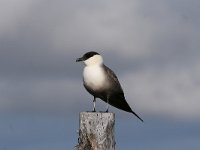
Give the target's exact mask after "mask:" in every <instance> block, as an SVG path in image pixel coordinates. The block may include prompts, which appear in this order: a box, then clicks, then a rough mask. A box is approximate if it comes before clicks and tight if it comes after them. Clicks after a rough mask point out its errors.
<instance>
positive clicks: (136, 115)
mask: <svg viewBox="0 0 200 150" xmlns="http://www.w3.org/2000/svg"><path fill="white" fill-rule="evenodd" d="M131 113H133V114H134V115H135V116H136V117H137V118H138V119H140V121H142V122H144V121H143V120H142V118H140V117H139V116H138V115H137V114H136V113H135V112H134V111H131Z"/></svg>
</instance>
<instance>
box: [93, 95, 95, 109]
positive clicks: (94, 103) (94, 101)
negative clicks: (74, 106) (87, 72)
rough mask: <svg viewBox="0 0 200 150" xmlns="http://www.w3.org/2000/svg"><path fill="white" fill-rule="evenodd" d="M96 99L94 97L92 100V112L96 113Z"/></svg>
mask: <svg viewBox="0 0 200 150" xmlns="http://www.w3.org/2000/svg"><path fill="white" fill-rule="evenodd" d="M95 107H96V97H95V96H94V100H93V112H96V109H95Z"/></svg>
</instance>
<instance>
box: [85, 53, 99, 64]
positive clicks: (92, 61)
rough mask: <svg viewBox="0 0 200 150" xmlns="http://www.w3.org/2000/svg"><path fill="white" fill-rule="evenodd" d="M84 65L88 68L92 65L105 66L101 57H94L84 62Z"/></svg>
mask: <svg viewBox="0 0 200 150" xmlns="http://www.w3.org/2000/svg"><path fill="white" fill-rule="evenodd" d="M84 64H85V65H86V66H92V65H99V66H100V65H102V64H103V58H102V56H101V55H94V56H92V57H90V58H88V59H87V60H85V61H84Z"/></svg>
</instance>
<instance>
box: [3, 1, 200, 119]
mask: <svg viewBox="0 0 200 150" xmlns="http://www.w3.org/2000/svg"><path fill="white" fill-rule="evenodd" d="M199 8H200V2H199V1H198V0H160V1H157V0H151V1H149V0H142V1H141V0H125V1H121V0H101V1H94V0H85V1H83V0H73V1H72V0H67V1H66V0H57V1H53V0H50V1H49V0H0V18H1V19H0V112H4V113H15V112H19V113H25V112H52V113H56V112H72V111H73V112H79V111H85V110H88V109H92V101H91V100H92V96H90V95H89V94H88V93H87V92H86V91H85V89H84V87H83V86H82V69H83V65H82V64H78V63H76V62H75V60H76V58H77V57H80V56H82V55H83V54H84V53H85V52H87V51H91V50H93V51H97V52H99V53H100V54H102V56H103V57H104V62H105V64H106V65H107V66H109V67H110V68H112V69H113V70H114V71H115V73H116V74H117V75H118V78H119V80H120V82H121V85H122V87H123V89H124V92H125V96H126V99H127V101H128V103H129V104H130V105H131V107H132V108H133V109H134V110H136V112H139V114H142V115H144V116H145V115H146V116H147V115H161V116H167V117H175V118H180V119H182V118H183V119H190V118H196V117H200V99H199V98H200V50H199V49H200V42H199V39H200V17H199V14H200V9H199ZM103 109H104V108H103ZM114 111H118V110H115V109H114Z"/></svg>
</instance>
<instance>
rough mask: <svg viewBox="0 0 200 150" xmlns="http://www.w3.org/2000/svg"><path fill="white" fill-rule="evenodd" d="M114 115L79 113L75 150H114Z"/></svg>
mask: <svg viewBox="0 0 200 150" xmlns="http://www.w3.org/2000/svg"><path fill="white" fill-rule="evenodd" d="M114 124H115V115H114V113H107V112H81V113H80V130H79V140H78V145H77V150H114V149H115V137H114Z"/></svg>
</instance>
